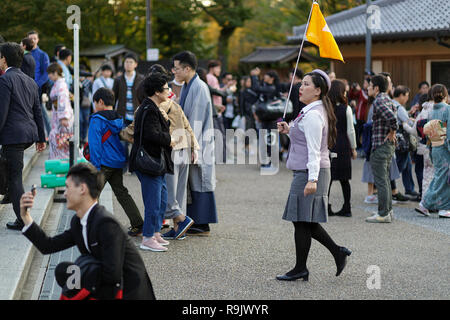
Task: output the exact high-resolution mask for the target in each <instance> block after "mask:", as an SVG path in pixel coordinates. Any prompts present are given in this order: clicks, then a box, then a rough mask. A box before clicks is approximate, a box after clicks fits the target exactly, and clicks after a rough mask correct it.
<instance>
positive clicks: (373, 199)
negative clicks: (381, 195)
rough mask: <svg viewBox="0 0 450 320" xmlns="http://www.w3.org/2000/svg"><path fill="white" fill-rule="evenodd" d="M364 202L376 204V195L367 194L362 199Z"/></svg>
mask: <svg viewBox="0 0 450 320" xmlns="http://www.w3.org/2000/svg"><path fill="white" fill-rule="evenodd" d="M364 202H365V203H369V204H376V203H378V197H377V196H376V195H374V194H373V195H371V196H367V197H366V198H365V199H364Z"/></svg>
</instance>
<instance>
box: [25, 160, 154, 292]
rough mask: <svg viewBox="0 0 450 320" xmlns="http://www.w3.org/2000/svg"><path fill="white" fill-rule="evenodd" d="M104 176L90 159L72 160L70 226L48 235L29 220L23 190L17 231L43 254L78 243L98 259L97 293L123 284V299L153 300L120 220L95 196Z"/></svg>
mask: <svg viewBox="0 0 450 320" xmlns="http://www.w3.org/2000/svg"><path fill="white" fill-rule="evenodd" d="M103 185H104V177H103V174H102V173H101V172H100V171H97V169H96V168H95V167H94V166H93V165H92V164H90V163H80V164H77V165H75V166H73V167H72V168H71V169H70V170H69V172H68V173H67V178H66V191H65V193H64V195H65V197H66V199H67V208H68V209H69V210H74V211H75V212H76V215H74V216H73V218H72V221H71V223H70V229H69V230H66V231H65V232H64V233H62V234H59V235H57V236H55V237H48V236H47V235H46V234H45V233H44V231H43V230H42V229H41V228H40V227H39V226H38V225H37V224H36V223H34V222H33V219H32V218H31V216H30V214H29V212H28V210H27V208H31V207H32V206H33V199H34V196H33V194H32V193H31V192H27V193H25V194H23V196H22V198H21V203H20V214H21V217H22V219H23V221H24V223H25V227H24V228H23V230H22V232H23V234H24V235H25V237H27V238H28V239H29V240H30V241H31V242H32V243H33V244H34V245H35V246H36V247H37V248H38V250H39V251H40V252H41V253H42V254H51V253H54V252H59V251H62V250H65V249H68V248H70V247H72V246H75V245H76V246H77V247H78V249H79V250H80V252H81V254H84V255H92V256H93V257H94V258H96V259H97V260H99V261H100V263H101V277H100V278H101V281H102V282H101V284H100V287H99V288H98V289H97V291H96V297H97V298H99V299H113V298H114V297H116V291H117V288H118V287H120V286H121V285H122V286H123V298H124V299H131V300H137V299H143V300H153V299H155V295H154V293H153V287H152V284H151V282H150V278H149V276H148V274H147V271H146V269H145V265H144V262H143V260H142V258H141V256H140V255H139V252H138V251H137V249H136V246H135V245H134V243H133V242H132V241H131V239H130V238H129V237H128V236H127V235H126V233H125V231H124V230H123V229H122V227H121V225H120V223H119V222H118V221H117V220H116V219H115V218H114V217H113V216H112V215H111V214H110V213H109V212H108V211H107V210H106V209H105V208H104V207H103V206H101V205H99V204H98V197H99V195H100V192H101V189H102V188H103Z"/></svg>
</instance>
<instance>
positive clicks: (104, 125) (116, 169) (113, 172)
mask: <svg viewBox="0 0 450 320" xmlns="http://www.w3.org/2000/svg"><path fill="white" fill-rule="evenodd" d="M93 101H94V104H95V110H96V112H95V113H94V114H92V115H91V118H90V122H89V132H88V141H89V146H86V147H85V150H86V152H85V158H86V160H89V161H90V162H91V163H92V164H93V165H94V166H95V167H96V168H97V170H100V171H102V173H103V174H104V176H105V183H106V182H108V183H109V184H110V185H111V188H112V190H113V192H114V195H115V196H116V197H117V200H118V201H119V203H120V205H121V206H122V208H123V209H124V211H125V213H126V215H127V216H128V218H129V219H130V224H131V226H130V227H129V231H128V234H129V235H130V236H138V235H140V234H142V228H143V225H144V221H143V219H142V217H141V214H140V213H139V209H138V208H137V206H136V203H135V202H134V200H133V198H132V197H131V195H130V194H129V192H128V189H127V188H126V187H125V186H124V185H123V168H124V167H125V166H126V164H127V161H126V154H125V149H124V148H123V145H122V143H121V141H120V137H119V134H120V131H121V130H122V128H123V119H122V118H121V117H120V116H119V115H118V114H117V112H115V111H114V110H113V104H114V93H113V92H112V91H111V90H109V89H107V88H99V89H98V90H97V91H96V92H95V94H94V97H93ZM88 150H89V151H88ZM88 158H89V159H88Z"/></svg>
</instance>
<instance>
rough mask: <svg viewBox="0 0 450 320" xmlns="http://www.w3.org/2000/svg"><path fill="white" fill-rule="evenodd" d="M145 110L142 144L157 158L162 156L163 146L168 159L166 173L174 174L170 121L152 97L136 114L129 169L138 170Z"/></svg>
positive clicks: (143, 103) (146, 99) (146, 100)
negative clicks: (138, 152)
mask: <svg viewBox="0 0 450 320" xmlns="http://www.w3.org/2000/svg"><path fill="white" fill-rule="evenodd" d="M144 112H145V118H144V123H143V128H144V131H143V134H142V145H143V146H144V149H145V151H147V153H148V154H149V155H150V156H152V157H155V158H160V157H161V148H163V151H164V156H165V159H166V173H170V174H173V162H172V157H171V154H172V147H171V146H170V141H171V137H170V131H169V125H170V123H169V121H167V120H166V119H164V116H163V115H162V113H161V111H160V110H159V108H158V107H157V106H156V104H155V103H154V102H153V101H152V100H151V99H150V98H145V99H144V101H143V102H142V105H141V106H140V107H139V110H138V111H137V112H136V114H135V115H134V143H133V147H132V148H131V153H130V161H129V169H130V172H133V171H135V170H136V168H135V165H134V162H135V159H136V153H137V150H138V149H139V147H140V145H139V140H140V134H141V130H142V127H141V122H142V116H143V115H144Z"/></svg>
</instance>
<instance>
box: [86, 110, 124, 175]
mask: <svg viewBox="0 0 450 320" xmlns="http://www.w3.org/2000/svg"><path fill="white" fill-rule="evenodd" d="M122 127H123V119H122V118H121V117H120V116H119V114H118V113H117V112H115V111H113V110H104V111H99V112H96V113H94V114H92V115H91V117H90V122H89V133H88V141H89V153H90V156H91V159H90V162H91V163H92V164H93V165H94V166H95V167H96V168H97V169H98V170H100V167H101V166H102V165H103V166H106V167H109V168H123V167H124V166H125V165H126V156H125V150H124V148H123V146H122V143H121V142H120V138H119V133H120V131H121V130H122ZM108 130H110V131H111V136H110V137H109V138H108V139H107V140H106V141H105V142H104V143H102V137H103V135H104V134H105V133H106V132H107V131H108Z"/></svg>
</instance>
